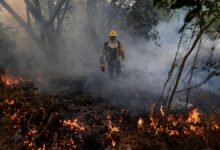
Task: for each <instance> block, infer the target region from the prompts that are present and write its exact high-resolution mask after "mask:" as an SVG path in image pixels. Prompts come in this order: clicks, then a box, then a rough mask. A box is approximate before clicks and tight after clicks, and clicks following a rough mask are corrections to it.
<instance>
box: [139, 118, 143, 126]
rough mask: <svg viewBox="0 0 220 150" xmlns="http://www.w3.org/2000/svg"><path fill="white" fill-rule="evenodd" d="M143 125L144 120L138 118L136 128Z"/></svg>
mask: <svg viewBox="0 0 220 150" xmlns="http://www.w3.org/2000/svg"><path fill="white" fill-rule="evenodd" d="M143 126H144V120H143V119H142V118H139V119H138V128H143Z"/></svg>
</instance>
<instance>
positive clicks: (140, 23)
mask: <svg viewBox="0 0 220 150" xmlns="http://www.w3.org/2000/svg"><path fill="white" fill-rule="evenodd" d="M112 6H114V7H116V8H118V9H120V10H121V11H122V12H121V13H122V14H123V15H124V16H125V17H126V25H128V27H127V30H128V31H129V32H130V33H131V34H132V35H133V36H134V37H137V36H143V37H145V38H146V39H156V38H157V32H156V29H155V27H156V26H157V24H158V22H159V13H158V11H157V10H156V9H155V8H154V7H153V3H152V2H151V1H150V0H113V1H112Z"/></svg>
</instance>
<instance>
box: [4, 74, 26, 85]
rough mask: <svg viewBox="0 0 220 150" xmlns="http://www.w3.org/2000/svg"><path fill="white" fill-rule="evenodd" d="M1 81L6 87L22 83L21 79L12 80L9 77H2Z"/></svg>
mask: <svg viewBox="0 0 220 150" xmlns="http://www.w3.org/2000/svg"><path fill="white" fill-rule="evenodd" d="M1 79H2V81H3V82H4V83H5V85H8V86H12V85H16V84H19V83H21V82H23V79H22V78H13V77H11V76H9V75H7V76H2V77H1Z"/></svg>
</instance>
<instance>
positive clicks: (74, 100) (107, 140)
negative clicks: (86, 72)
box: [0, 74, 220, 150]
mask: <svg viewBox="0 0 220 150" xmlns="http://www.w3.org/2000/svg"><path fill="white" fill-rule="evenodd" d="M3 76H4V74H3V75H2V77H3ZM2 79H3V80H2V81H1V90H2V92H1V103H0V104H1V111H0V113H1V122H0V123H1V126H0V130H1V132H0V133H1V136H0V137H1V138H0V148H1V149H12V150H14V149H16V150H17V149H38V150H45V149H56V150H57V149H85V150H87V149H88V150H93V149H94V150H99V149H100V150H101V149H106V150H108V149H119V150H131V149H134V150H139V149H140V150H143V149H200V148H205V147H206V148H209V149H219V147H220V145H219V137H220V130H219V123H220V122H219V121H220V120H219V119H220V118H219V114H218V113H217V112H215V111H214V110H213V111H212V112H211V113H209V114H201V113H200V112H199V109H197V108H190V109H189V110H183V109H182V110H179V111H178V110H175V111H173V113H174V115H170V116H169V118H168V122H166V124H164V122H163V115H164V114H163V108H162V107H161V108H160V107H157V106H155V105H153V106H152V107H151V105H150V101H152V102H153V100H149V103H148V105H149V106H148V107H151V109H148V108H146V109H145V110H144V109H137V108H138V107H134V108H135V109H136V111H135V110H134V109H129V108H132V107H133V106H134V105H133V104H134V102H137V103H138V104H141V103H142V102H143V104H144V101H147V100H148V99H151V98H153V96H151V97H150V96H149V95H147V94H146V92H143V91H135V92H134V91H133V92H132V91H126V92H125V94H123V92H121V91H120V88H118V89H115V90H116V91H117V94H116V93H115V92H113V93H111V95H107V94H106V93H110V92H109V91H108V90H104V92H103V89H102V90H97V89H99V88H100V87H103V86H98V84H96V90H95V91H96V92H94V91H92V90H91V89H90V88H89V87H90V86H91V85H93V84H89V83H88V81H85V80H84V79H82V78H80V79H71V80H70V79H69V78H68V79H56V80H53V81H51V85H53V87H56V89H57V90H56V91H53V92H51V91H50V92H48V91H43V90H39V89H38V88H35V87H34V86H33V84H32V83H31V82H30V81H28V82H24V81H23V82H20V83H18V84H11V85H9V84H8V83H7V82H5V80H4V78H2ZM11 83H12V82H11ZM96 83H99V82H97V81H96ZM102 83H103V82H100V84H102ZM55 85H59V86H55ZM61 85H63V86H62V88H61ZM58 87H59V88H58ZM64 87H65V88H64ZM92 89H93V90H94V87H93V88H92ZM121 90H122V89H121ZM98 91H99V92H102V94H100V93H98ZM119 93H120V94H119ZM104 94H106V95H105V97H106V98H105V97H104V96H103V95H104ZM118 94H119V95H120V96H119V95H118ZM125 95H126V96H125ZM110 99H111V101H110ZM120 99H121V100H122V101H123V99H127V100H128V101H130V104H129V103H127V105H123V104H125V103H121V104H120V102H119V100H120ZM131 99H133V101H131ZM129 106H130V107H129ZM142 108H144V106H142ZM137 110H139V111H137Z"/></svg>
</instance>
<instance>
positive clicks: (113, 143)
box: [107, 116, 120, 147]
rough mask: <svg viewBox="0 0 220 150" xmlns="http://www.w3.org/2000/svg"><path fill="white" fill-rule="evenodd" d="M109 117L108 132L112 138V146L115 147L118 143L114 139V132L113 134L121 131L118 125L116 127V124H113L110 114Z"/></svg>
mask: <svg viewBox="0 0 220 150" xmlns="http://www.w3.org/2000/svg"><path fill="white" fill-rule="evenodd" d="M107 119H108V129H109V134H108V136H109V138H110V139H111V140H112V146H113V147H115V146H116V144H117V143H116V141H115V140H114V139H113V137H112V134H113V133H114V132H119V131H120V130H119V128H118V127H115V126H113V125H112V121H111V119H110V116H108V118H107Z"/></svg>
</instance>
